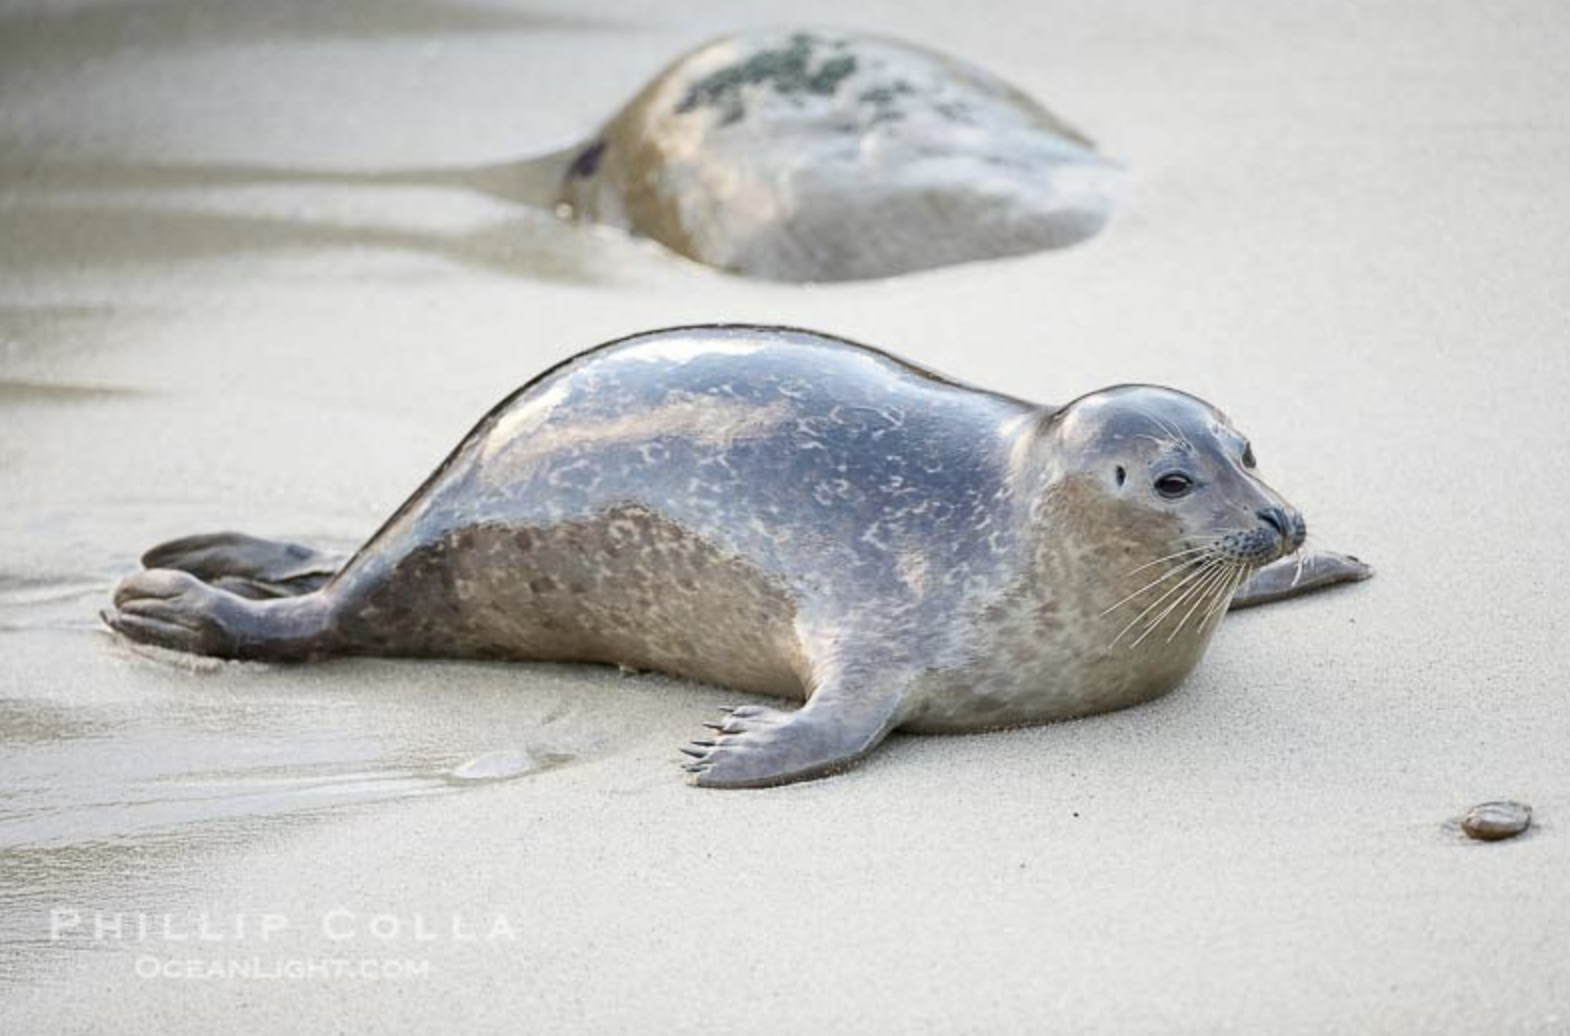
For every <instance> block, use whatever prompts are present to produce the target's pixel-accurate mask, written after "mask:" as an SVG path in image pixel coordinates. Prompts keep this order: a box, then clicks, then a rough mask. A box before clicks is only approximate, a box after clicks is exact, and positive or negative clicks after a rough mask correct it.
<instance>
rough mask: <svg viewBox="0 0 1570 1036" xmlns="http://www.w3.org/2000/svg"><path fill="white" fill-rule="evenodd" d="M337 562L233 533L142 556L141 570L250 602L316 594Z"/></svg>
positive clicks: (301, 548) (171, 543)
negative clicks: (172, 574)
mask: <svg viewBox="0 0 1570 1036" xmlns="http://www.w3.org/2000/svg"><path fill="white" fill-rule="evenodd" d="M343 563H344V559H343V558H342V557H341V556H339V555H335V554H330V553H327V552H325V551H319V550H316V549H314V548H311V547H306V546H303V545H301V544H298V543H284V542H281V541H279V540H263V539H258V538H257V537H255V536H247V535H245V534H244V533H239V532H215V533H208V534H206V535H202V536H185V537H182V538H180V539H178V540H170V541H169V542H168V543H160V544H159V545H158V546H156V547H154V548H153V549H152V550H149V551H148V552H147V553H146V554H143V555H142V565H143V566H144V567H146V568H149V569H173V570H175V571H177V572H186V573H188V574H190V575H193V576H195V577H196V578H197V579H200V580H201V581H202V582H204V583H207V584H208V585H209V586H212V587H215V588H217V589H219V590H227V591H228V592H230V593H232V594H236V595H238V596H240V597H248V598H250V599H252V600H266V599H269V598H274V597H298V596H300V595H301V594H308V593H310V592H312V591H314V590H319V589H321V587H322V586H323V585H324V584H325V583H326V582H327V580H329V579H331V578H332V576H333V574H334V573H335V572H337V571H338V569H340V568H342V567H343Z"/></svg>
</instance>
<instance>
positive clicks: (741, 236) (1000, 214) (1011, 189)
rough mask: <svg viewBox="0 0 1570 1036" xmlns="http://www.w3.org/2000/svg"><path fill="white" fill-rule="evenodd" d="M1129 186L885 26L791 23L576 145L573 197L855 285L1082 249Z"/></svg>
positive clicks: (994, 89)
mask: <svg viewBox="0 0 1570 1036" xmlns="http://www.w3.org/2000/svg"><path fill="white" fill-rule="evenodd" d="M1120 184H1121V170H1120V168H1119V167H1118V166H1117V165H1116V164H1115V163H1113V162H1111V161H1109V160H1107V159H1105V158H1103V157H1102V156H1100V155H1099V154H1097V152H1096V150H1095V148H1094V146H1093V145H1092V144H1091V142H1090V141H1089V139H1087V138H1086V137H1085V136H1084V135H1083V134H1082V133H1080V132H1079V131H1078V130H1075V129H1074V128H1072V127H1071V126H1069V125H1068V124H1067V123H1065V122H1064V121H1063V120H1062V119H1060V118H1058V117H1057V116H1055V115H1053V114H1052V113H1051V112H1049V111H1048V110H1047V109H1045V108H1044V107H1042V106H1041V105H1040V104H1038V103H1037V102H1036V101H1034V100H1032V99H1031V98H1030V97H1029V96H1027V95H1026V94H1024V93H1023V92H1021V91H1020V90H1018V89H1016V88H1015V87H1013V86H1010V85H1009V84H1008V83H1005V82H1003V81H1002V80H1000V79H998V78H997V77H996V76H993V75H991V74H990V73H988V72H985V71H983V70H981V69H979V68H975V67H973V66H971V65H968V64H966V63H964V62H962V61H959V60H957V59H955V58H951V57H948V56H946V55H943V54H939V53H936V52H934V51H929V50H925V49H922V48H919V47H914V46H911V45H909V44H905V43H901V42H898V41H896V40H891V39H887V38H884V37H879V36H871V35H864V34H853V33H826V32H805V31H795V32H777V31H776V32H753V33H747V34H743V35H738V36H729V37H726V38H724V39H719V40H715V41H713V42H710V43H708V44H705V45H704V46H701V47H699V48H698V49H696V50H694V51H692V52H691V53H689V54H686V55H685V56H683V57H681V58H680V59H678V60H677V61H676V62H675V63H673V64H672V65H671V66H670V67H668V68H667V69H665V71H663V72H661V73H660V74H659V75H658V76H656V77H655V79H654V80H653V81H652V82H650V83H649V85H648V86H647V87H645V88H644V89H643V91H642V92H640V93H639V94H638V95H637V96H636V97H635V98H634V99H633V100H632V101H631V102H629V103H628V104H627V106H626V107H625V108H623V109H622V110H621V111H620V112H619V113H617V114H616V115H615V116H614V117H613V118H612V119H611V120H610V121H609V122H607V123H606V124H605V126H604V127H603V128H602V129H601V131H600V132H599V134H598V135H596V136H595V137H594V138H593V139H592V140H591V141H589V142H588V143H586V144H585V145H583V146H582V147H581V148H579V149H577V150H576V151H574V152H573V153H572V155H571V159H570V162H569V163H568V165H567V169H566V173H565V177H564V179H563V181H562V185H561V191H560V195H559V198H558V202H559V203H560V205H561V207H562V211H563V212H564V213H566V214H568V215H570V216H572V217H573V218H575V219H577V220H582V221H592V222H596V223H602V224H609V225H612V226H617V227H621V228H623V229H626V230H630V231H633V232H635V233H638V234H641V235H643V236H645V237H649V238H653V239H654V240H655V241H658V242H660V243H661V244H663V245H665V246H666V247H667V248H670V249H671V250H672V251H675V252H678V253H680V254H681V255H684V256H687V257H688V258H691V259H695V260H697V261H698V262H702V263H707V264H709V265H711V266H717V267H720V268H722V269H726V270H730V271H733V272H737V273H742V274H748V275H751V276H756V277H765V278H772V279H777V280H791V281H838V280H852V279H857V278H868V277H886V276H891V275H894V274H900V273H907V272H910V271H914V270H924V269H929V268H932V267H938V266H945V265H949V264H952V263H962V262H968V261H971V260H976V259H990V258H997V257H1001V256H1010V255H1019V254H1022V253H1027V252H1035V251H1039V250H1042V249H1048V248H1058V247H1062V246H1065V245H1069V244H1073V243H1075V242H1078V241H1081V240H1084V239H1085V238H1088V237H1090V236H1091V235H1093V234H1095V233H1096V232H1097V231H1098V230H1100V229H1101V227H1102V225H1103V224H1104V223H1105V222H1106V221H1107V219H1108V218H1109V215H1110V213H1111V211H1112V209H1113V207H1114V204H1115V200H1116V196H1117V193H1118V191H1119V188H1120Z"/></svg>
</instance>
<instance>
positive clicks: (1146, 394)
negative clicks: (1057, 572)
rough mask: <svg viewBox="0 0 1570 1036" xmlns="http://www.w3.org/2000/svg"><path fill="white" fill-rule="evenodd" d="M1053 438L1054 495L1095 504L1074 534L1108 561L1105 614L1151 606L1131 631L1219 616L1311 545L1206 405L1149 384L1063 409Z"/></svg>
mask: <svg viewBox="0 0 1570 1036" xmlns="http://www.w3.org/2000/svg"><path fill="white" fill-rule="evenodd" d="M1046 434H1047V435H1048V436H1050V438H1051V439H1052V440H1053V443H1054V446H1055V448H1054V449H1053V450H1052V451H1051V456H1052V457H1053V458H1054V459H1055V464H1054V468H1055V470H1053V471H1052V472H1051V474H1050V480H1051V489H1050V490H1049V494H1048V495H1049V496H1052V495H1062V496H1064V497H1065V498H1069V499H1073V500H1074V501H1076V502H1078V503H1083V502H1085V501H1087V500H1090V499H1093V500H1094V501H1095V506H1094V507H1089V508H1087V507H1083V506H1076V507H1075V508H1073V509H1070V510H1071V511H1072V513H1075V514H1081V515H1083V514H1091V513H1093V514H1094V515H1095V516H1096V518H1095V521H1094V522H1093V523H1082V524H1080V527H1079V528H1077V529H1075V530H1074V536H1073V538H1074V541H1075V545H1076V549H1077V550H1079V551H1080V552H1082V553H1092V554H1095V555H1098V556H1099V557H1101V558H1102V559H1103V560H1104V561H1105V562H1106V564H1107V566H1108V569H1109V571H1108V572H1107V574H1108V576H1109V581H1110V583H1111V584H1113V585H1112V586H1111V587H1110V588H1109V592H1113V597H1112V602H1107V605H1108V611H1109V612H1110V611H1112V610H1116V609H1117V608H1119V607H1126V606H1128V605H1130V604H1132V605H1133V606H1134V607H1133V608H1132V611H1131V612H1130V615H1131V616H1132V615H1134V614H1137V613H1140V611H1141V609H1146V610H1145V612H1144V615H1143V618H1142V621H1141V622H1139V623H1135V624H1134V625H1132V626H1131V628H1130V629H1129V631H1128V633H1129V634H1130V635H1133V636H1137V635H1139V634H1140V633H1141V632H1142V631H1144V632H1153V631H1154V630H1155V628H1156V627H1157V626H1160V625H1161V624H1162V623H1163V622H1164V621H1166V620H1169V619H1170V620H1171V621H1170V622H1169V623H1168V625H1169V626H1174V627H1175V626H1176V625H1177V624H1178V623H1179V622H1181V621H1182V620H1181V618H1180V617H1181V616H1184V615H1185V614H1188V615H1189V617H1190V618H1191V619H1192V612H1191V611H1190V609H1191V608H1192V609H1193V612H1197V613H1199V614H1200V615H1209V614H1214V613H1216V612H1218V611H1219V610H1223V609H1224V607H1225V601H1227V600H1230V598H1231V595H1232V593H1233V592H1234V591H1235V590H1236V589H1237V588H1238V586H1240V585H1241V583H1242V582H1243V581H1244V580H1245V579H1246V578H1247V577H1248V575H1249V574H1250V573H1251V572H1253V571H1254V570H1255V569H1257V568H1259V567H1260V566H1262V565H1266V564H1269V563H1270V562H1272V561H1275V560H1277V559H1278V558H1281V557H1284V556H1286V555H1288V554H1291V553H1293V552H1294V551H1296V550H1297V549H1298V548H1299V547H1301V546H1302V545H1303V540H1304V538H1305V536H1306V535H1307V526H1306V525H1305V523H1304V521H1303V517H1302V515H1300V514H1299V513H1298V512H1297V510H1296V509H1295V508H1293V507H1292V506H1291V505H1290V504H1288V503H1287V502H1286V501H1285V500H1283V499H1282V498H1281V496H1280V495H1279V494H1277V493H1276V491H1275V490H1273V489H1271V488H1270V487H1269V486H1267V485H1266V484H1265V483H1264V482H1263V481H1261V479H1260V477H1259V475H1258V473H1257V471H1256V469H1255V459H1254V451H1253V447H1252V446H1250V444H1249V441H1248V439H1247V438H1246V437H1245V436H1244V435H1243V434H1242V433H1240V432H1239V431H1238V430H1237V429H1236V428H1234V427H1233V426H1232V422H1231V421H1230V420H1229V419H1228V418H1227V417H1226V415H1225V414H1223V413H1221V411H1219V410H1217V409H1216V408H1215V407H1213V406H1211V405H1210V404H1209V403H1206V402H1204V401H1203V400H1201V399H1196V398H1195V397H1193V396H1190V395H1187V394H1186V393H1182V392H1177V391H1175V390H1173V389H1167V388H1159V387H1156V386H1150V385H1121V386H1117V387H1115V388H1109V389H1103V390H1101V391H1099V392H1094V393H1091V394H1090V395H1087V396H1083V397H1081V398H1080V399H1078V400H1075V401H1074V402H1073V403H1070V404H1069V405H1068V406H1066V407H1064V408H1062V409H1061V410H1059V411H1057V412H1056V413H1055V414H1054V415H1053V416H1052V418H1051V420H1050V421H1049V423H1048V427H1047V429H1046ZM1114 591H1115V592H1114ZM1113 602H1115V604H1114V603H1113ZM1169 609H1170V610H1169ZM1201 625H1202V623H1201ZM1147 627H1148V628H1147Z"/></svg>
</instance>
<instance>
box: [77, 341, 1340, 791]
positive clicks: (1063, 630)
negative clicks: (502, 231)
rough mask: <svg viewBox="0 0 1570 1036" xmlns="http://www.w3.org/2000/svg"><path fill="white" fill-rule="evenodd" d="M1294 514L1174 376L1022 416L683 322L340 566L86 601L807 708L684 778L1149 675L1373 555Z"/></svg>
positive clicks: (274, 570) (812, 763) (181, 547)
mask: <svg viewBox="0 0 1570 1036" xmlns="http://www.w3.org/2000/svg"><path fill="white" fill-rule="evenodd" d="M1305 534H1306V527H1305V524H1304V521H1303V518H1302V517H1301V515H1299V514H1298V512H1297V511H1295V510H1294V509H1293V508H1292V507H1291V506H1290V505H1289V504H1287V503H1286V501H1284V500H1283V499H1282V498H1281V497H1280V496H1279V495H1278V494H1277V493H1276V492H1275V491H1274V490H1272V489H1270V488H1269V487H1268V486H1267V485H1265V483H1264V482H1262V481H1261V480H1260V478H1259V475H1258V473H1257V470H1256V468H1255V463H1254V454H1253V449H1252V447H1251V446H1250V445H1249V442H1248V440H1247V439H1246V438H1244V436H1243V435H1242V434H1241V433H1240V432H1238V431H1237V430H1236V429H1235V428H1234V427H1233V426H1232V424H1231V422H1230V421H1229V420H1228V419H1227V418H1226V417H1225V415H1223V414H1222V413H1221V412H1220V411H1218V410H1216V409H1215V408H1214V407H1212V406H1210V405H1209V404H1208V403H1205V402H1203V401H1201V400H1199V399H1196V398H1195V397H1193V396H1190V395H1186V394H1184V393H1182V392H1178V391H1176V390H1173V389H1167V388H1160V387H1155V386H1148V385H1124V386H1117V387H1113V388H1108V389H1103V390H1101V391H1098V392H1093V393H1090V394H1089V395H1086V396H1083V397H1081V398H1079V399H1077V400H1076V401H1074V402H1072V403H1069V404H1068V405H1066V406H1057V407H1053V406H1041V405H1036V404H1032V403H1028V402H1025V401H1023V400H1019V399H1015V398H1012V397H1009V396H1005V395H1000V394H997V393H993V392H987V391H983V390H980V389H976V388H971V387H967V386H965V385H962V384H959V383H957V382H954V381H951V380H949V379H947V378H944V377H942V376H941V375H938V374H936V373H933V372H932V371H929V370H925V369H923V368H921V367H918V366H915V365H913V364H910V363H907V362H904V361H902V360H900V359H898V358H896V357H894V356H893V355H891V354H889V353H886V352H882V351H879V350H877V349H873V348H870V347H867V346H863V345H858V344H855V343H852V342H848V341H845V340H843V339H838V338H832V337H829V336H826V335H821V334H816V333H813V332H810V331H803V330H796V329H789V328H778V327H754V326H710V327H690V328H676V329H671V330H664V331H655V332H650V333H647V334H640V335H635V336H633V337H630V338H625V339H621V340H618V341H614V342H610V343H608V344H605V345H601V346H598V347H596V348H593V349H590V350H588V351H587V352H583V353H580V354H578V355H577V356H574V357H572V358H571V359H569V360H567V361H565V362H563V363H561V364H559V365H558V366H556V367H553V368H551V369H550V370H548V371H546V372H545V373H543V374H541V375H540V376H539V377H537V378H535V379H534V380H532V381H530V382H529V383H528V384H527V385H525V386H524V387H523V388H521V389H519V390H518V391H517V392H515V393H514V394H513V395H511V396H509V397H508V398H507V399H505V400H503V401H502V403H500V404H499V405H498V406H497V407H496V408H495V409H493V410H492V411H491V412H490V413H488V414H487V415H486V416H485V417H484V418H483V419H482V420H481V421H480V423H479V424H478V425H477V426H476V427H475V428H474V430H473V431H472V432H470V433H469V435H468V436H467V437H465V438H464V439H463V441H462V442H461V443H459V445H458V446H457V448H456V449H455V450H454V451H453V452H452V454H451V455H450V456H449V457H448V458H447V459H446V461H444V462H443V463H442V464H441V465H440V466H439V467H438V468H437V469H436V471H435V472H434V473H433V474H432V475H431V476H430V477H429V478H428V479H426V481H425V483H424V484H423V485H422V486H421V487H420V488H419V489H418V490H417V491H416V492H415V493H414V494H413V495H412V496H411V497H409V499H408V500H407V501H406V502H405V503H404V504H403V505H402V506H401V507H399V508H398V510H397V511H396V513H394V514H393V516H392V517H391V518H390V519H389V520H388V521H387V522H386V523H385V524H384V525H383V526H382V528H381V529H380V530H379V531H378V532H377V533H376V534H375V535H373V536H372V537H371V538H370V539H369V540H368V541H366V543H365V544H364V546H362V547H360V549H359V550H358V551H356V552H355V553H354V555H353V556H352V557H350V558H349V559H348V560H347V561H342V560H341V559H335V558H331V557H329V556H326V555H323V554H319V553H317V552H315V551H312V550H311V549H309V548H306V547H300V546H295V545H291V544H280V543H273V542H271V541H267V540H259V539H254V538H251V537H245V536H240V535H237V534H218V535H215V536H198V537H191V538H187V539H183V540H176V541H174V542H173V543H169V544H165V545H163V546H161V547H158V548H155V549H154V550H152V551H150V552H149V553H148V555H147V556H146V558H145V563H146V564H147V565H148V566H149V567H148V568H146V569H145V570H143V571H140V572H137V573H135V574H133V575H131V576H129V577H127V578H126V579H125V580H124V581H123V582H122V583H121V585H120V586H119V588H118V590H117V591H116V593H115V595H114V606H113V608H111V609H109V610H107V611H106V612H105V613H104V619H105V621H106V622H107V623H108V625H109V626H110V627H112V628H113V629H115V630H117V631H119V632H120V633H122V634H124V635H125V636H127V637H129V638H131V639H133V640H137V641H143V642H146V643H150V644H156V645H160V646H163V647H166V648H173V649H176V650H181V651H188V652H195V653H198V654H204V655H214V656H219V657H223V658H240V659H262V660H275V661H296V660H307V659H315V658H322V657H326V656H330V655H357V654H358V655H398V656H415V657H451V658H477V659H515V660H534V661H541V660H543V661H559V662H599V663H611V664H617V665H622V666H626V667H629V668H633V669H639V670H658V671H662V672H666V673H671V674H674V675H677V676H682V677H688V678H691V679H694V680H699V681H703V682H707V683H711V684H717V685H721V686H725V687H731V688H736V689H739V690H743V691H750V692H755V693H758V694H764V695H772V696H775V697H780V698H787V699H798V700H801V701H803V702H804V704H803V705H802V706H801V707H800V708H798V709H796V710H794V711H780V710H774V709H769V708H762V707H757V706H750V705H749V706H744V707H742V708H738V709H735V710H733V711H730V712H729V713H728V714H727V715H725V717H724V718H723V719H722V720H721V721H719V722H716V723H714V724H712V726H713V728H714V731H715V736H713V737H711V738H706V739H703V740H700V741H698V742H696V743H695V744H694V745H693V746H692V747H691V748H690V749H689V750H688V751H689V752H690V753H691V754H693V755H695V756H696V760H695V761H694V762H693V763H691V764H690V768H691V770H692V772H693V775H694V779H695V780H696V782H697V783H698V784H700V785H706V786H714V787H747V786H758V785H768V784H778V783H783V782H787V781H793V780H800V779H804V778H809V777H816V776H819V775H821V774H825V773H828V772H831V771H833V770H837V769H840V768H843V767H845V766H848V765H850V764H851V763H853V762H855V761H856V760H858V759H860V758H862V757H863V756H865V755H866V754H867V753H868V752H870V751H871V750H872V749H873V748H874V747H875V746H876V745H877V744H878V743H879V742H880V741H881V740H883V738H884V737H885V735H887V734H888V733H889V732H890V731H892V730H894V729H896V728H901V729H906V730H912V731H975V730H985V729H991V728H998V727H1008V726H1015V725H1019V724H1028V723H1040V722H1046V721H1050V720H1058V719H1065V718H1068V717H1073V716H1083V715H1087V714H1090V713H1095V712H1101V711H1105V710H1108V709H1117V708H1121V707H1123V706H1127V705H1132V704H1134V703H1136V702H1141V701H1144V700H1146V699H1149V698H1152V697H1154V696H1156V695H1159V694H1161V693H1163V692H1165V691H1167V690H1169V689H1170V688H1172V687H1173V686H1174V685H1176V684H1177V683H1178V682H1179V681H1180V680H1181V679H1183V677H1184V676H1185V675H1186V674H1187V673H1188V672H1189V671H1190V670H1191V669H1192V668H1193V667H1194V665H1195V664H1196V663H1197V662H1198V661H1199V658H1200V656H1201V654H1202V653H1203V652H1204V650H1205V647H1206V645H1207V644H1208V642H1209V640H1210V638H1211V635H1212V633H1213V632H1214V630H1215V629H1216V626H1217V625H1218V623H1219V619H1220V616H1221V614H1222V613H1223V612H1224V611H1226V609H1227V607H1228V604H1229V602H1230V603H1234V605H1235V603H1236V599H1237V597H1238V596H1240V597H1241V600H1242V601H1244V602H1247V601H1248V599H1249V597H1250V595H1251V594H1252V593H1256V592H1257V593H1259V594H1262V595H1264V596H1265V597H1267V598H1269V599H1275V598H1279V597H1281V596H1287V595H1290V594H1295V593H1301V592H1304V591H1306V590H1308V589H1312V588H1314V587H1318V586H1324V585H1329V584H1330V583H1334V582H1339V581H1343V580H1348V579H1361V578H1364V577H1366V576H1367V575H1368V571H1369V570H1368V568H1367V566H1365V565H1363V564H1361V563H1360V562H1358V561H1357V560H1356V559H1354V558H1350V557H1345V556H1342V555H1336V554H1329V553H1318V554H1312V555H1301V554H1297V555H1296V556H1294V555H1295V552H1299V551H1301V548H1302V546H1303V542H1304V536H1305ZM1255 587H1258V589H1257V591H1256V590H1254V589H1252V588H1255Z"/></svg>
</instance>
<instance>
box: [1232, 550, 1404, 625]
mask: <svg viewBox="0 0 1570 1036" xmlns="http://www.w3.org/2000/svg"><path fill="white" fill-rule="evenodd" d="M1373 574H1374V570H1373V569H1372V568H1370V567H1369V566H1368V565H1366V564H1364V563H1363V562H1362V561H1360V560H1358V559H1357V558H1355V557H1353V556H1352V555H1350V554H1334V553H1331V552H1330V551H1327V550H1309V551H1304V552H1302V553H1301V554H1296V555H1293V556H1292V557H1286V558H1282V559H1281V560H1280V561H1276V562H1272V563H1271V564H1269V565H1266V566H1265V567H1264V568H1262V569H1260V570H1259V571H1258V572H1255V573H1254V574H1253V576H1251V577H1250V578H1249V580H1248V582H1246V583H1244V584H1243V589H1241V590H1239V591H1238V592H1237V596H1235V597H1233V598H1232V610H1233V611H1237V610H1238V609H1239V608H1252V607H1253V606H1254V605H1256V604H1269V603H1271V602H1272V601H1284V600H1286V599H1287V598H1288V597H1297V596H1298V595H1300V594H1307V593H1313V592H1314V591H1315V590H1323V589H1324V588H1325V587H1327V586H1334V585H1336V584H1337V583H1357V582H1361V581H1363V580H1364V579H1367V578H1369V577H1370V576H1372V575H1373Z"/></svg>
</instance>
